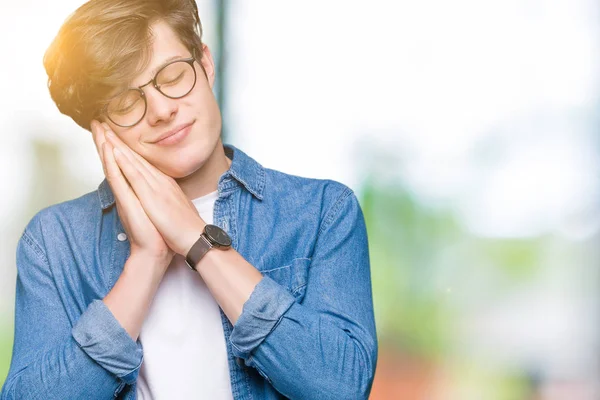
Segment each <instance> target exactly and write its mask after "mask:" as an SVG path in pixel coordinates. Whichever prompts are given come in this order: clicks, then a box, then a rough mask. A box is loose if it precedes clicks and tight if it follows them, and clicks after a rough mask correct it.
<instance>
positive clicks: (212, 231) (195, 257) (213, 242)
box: [185, 224, 231, 271]
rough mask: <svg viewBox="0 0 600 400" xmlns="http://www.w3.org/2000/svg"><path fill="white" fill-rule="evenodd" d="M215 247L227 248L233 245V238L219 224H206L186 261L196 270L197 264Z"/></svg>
mask: <svg viewBox="0 0 600 400" xmlns="http://www.w3.org/2000/svg"><path fill="white" fill-rule="evenodd" d="M213 247H216V248H218V249H221V250H227V249H229V248H230V247H231V238H230V237H229V235H228V234H227V232H225V231H224V230H223V229H221V228H219V227H218V226H216V225H210V224H207V225H205V226H204V232H202V234H201V235H200V237H199V238H198V240H197V241H196V243H194V245H193V246H192V248H191V249H190V251H189V252H188V254H187V256H185V262H186V264H187V265H188V267H190V268H191V269H193V270H194V271H196V265H198V263H199V262H200V260H201V259H202V257H204V255H205V254H206V253H208V251H209V250H210V249H212V248H213Z"/></svg>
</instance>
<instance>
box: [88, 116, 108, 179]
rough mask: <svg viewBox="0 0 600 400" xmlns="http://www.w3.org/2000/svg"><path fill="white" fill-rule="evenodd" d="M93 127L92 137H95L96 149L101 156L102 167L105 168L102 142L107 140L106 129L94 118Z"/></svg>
mask: <svg viewBox="0 0 600 400" xmlns="http://www.w3.org/2000/svg"><path fill="white" fill-rule="evenodd" d="M90 127H91V129H92V138H93V139H94V144H95V145H96V151H97V152H98V155H99V156H100V161H101V162H102V164H103V165H102V168H104V152H103V151H102V144H103V143H104V142H105V141H106V138H105V137H104V130H103V129H102V126H101V125H100V123H99V122H98V121H96V120H93V121H92V123H91V124H90Z"/></svg>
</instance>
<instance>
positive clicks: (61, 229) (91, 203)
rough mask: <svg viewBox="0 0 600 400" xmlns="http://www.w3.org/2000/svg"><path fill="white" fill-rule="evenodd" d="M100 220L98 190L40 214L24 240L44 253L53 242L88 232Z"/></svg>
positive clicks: (32, 219)
mask: <svg viewBox="0 0 600 400" xmlns="http://www.w3.org/2000/svg"><path fill="white" fill-rule="evenodd" d="M101 216H102V209H101V207H100V201H99V198H98V191H97V190H95V191H92V192H89V193H86V194H84V195H82V196H80V197H78V198H75V199H71V200H67V201H64V202H61V203H58V204H54V205H51V206H48V207H45V208H43V209H42V210H40V211H38V212H37V213H36V214H35V215H34V216H33V217H32V218H31V219H30V220H29V222H28V223H27V225H26V227H25V229H24V231H23V237H26V240H27V241H28V242H33V244H34V245H35V246H37V247H39V248H42V249H43V248H45V247H47V246H48V245H51V244H50V243H48V241H50V240H52V241H53V240H56V239H57V238H59V237H64V236H65V235H69V236H70V235H73V234H78V233H83V232H89V231H90V229H91V228H92V227H93V226H95V225H96V224H97V222H98V221H99V220H100V218H101Z"/></svg>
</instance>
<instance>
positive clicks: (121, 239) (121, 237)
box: [117, 232, 127, 242]
mask: <svg viewBox="0 0 600 400" xmlns="http://www.w3.org/2000/svg"><path fill="white" fill-rule="evenodd" d="M117 240H118V241H119V242H124V241H126V240H127V235H126V234H124V233H123V232H121V233H119V234H118V235H117Z"/></svg>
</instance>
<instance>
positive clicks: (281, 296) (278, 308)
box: [229, 276, 295, 359]
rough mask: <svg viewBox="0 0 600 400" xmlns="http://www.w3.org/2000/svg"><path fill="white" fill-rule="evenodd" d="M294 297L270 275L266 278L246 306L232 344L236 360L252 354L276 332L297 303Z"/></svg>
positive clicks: (232, 336) (234, 328) (233, 331)
mask: <svg viewBox="0 0 600 400" xmlns="http://www.w3.org/2000/svg"><path fill="white" fill-rule="evenodd" d="M294 301H295V300H294V296H292V294H291V293H290V292H289V291H287V290H286V289H285V288H283V287H282V286H280V285H279V284H278V283H277V282H275V281H274V280H273V279H271V278H269V277H268V276H263V278H262V280H261V281H260V282H258V284H257V285H256V287H255V288H254V290H253V291H252V293H251V294H250V297H249V298H248V300H246V302H245V303H244V306H243V308H242V313H241V314H240V316H239V318H238V319H237V321H236V323H235V326H234V327H233V330H232V331H231V336H230V337H229V341H230V342H231V345H232V352H233V354H234V355H235V356H236V357H241V358H244V359H246V358H248V356H249V355H250V353H251V352H252V351H253V350H254V349H255V348H256V347H258V346H259V345H260V344H261V343H262V342H263V340H265V338H266V337H267V336H268V335H269V333H271V331H273V329H275V327H276V326H277V324H278V323H279V321H281V318H282V317H283V314H285V312H286V311H287V310H288V309H289V308H290V307H291V306H292V304H294Z"/></svg>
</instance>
